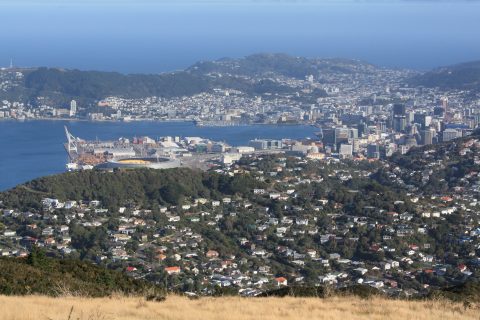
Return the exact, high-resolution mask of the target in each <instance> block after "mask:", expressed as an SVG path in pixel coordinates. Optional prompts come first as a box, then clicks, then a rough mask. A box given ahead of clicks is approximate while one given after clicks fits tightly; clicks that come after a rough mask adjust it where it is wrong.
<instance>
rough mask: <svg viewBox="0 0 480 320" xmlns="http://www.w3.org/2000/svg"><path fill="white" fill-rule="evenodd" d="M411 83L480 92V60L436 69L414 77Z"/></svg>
mask: <svg viewBox="0 0 480 320" xmlns="http://www.w3.org/2000/svg"><path fill="white" fill-rule="evenodd" d="M410 84H412V85H417V86H418V85H421V86H425V87H431V88H432V87H439V88H442V89H466V90H472V91H475V92H480V60H478V61H472V62H466V63H461V64H456V65H452V66H446V67H441V68H437V69H434V70H432V71H429V72H427V73H424V74H422V75H419V76H416V77H414V78H412V79H411V80H410Z"/></svg>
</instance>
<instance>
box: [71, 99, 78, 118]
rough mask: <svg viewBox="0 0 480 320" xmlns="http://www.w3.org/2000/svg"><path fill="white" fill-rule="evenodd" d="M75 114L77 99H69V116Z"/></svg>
mask: <svg viewBox="0 0 480 320" xmlns="http://www.w3.org/2000/svg"><path fill="white" fill-rule="evenodd" d="M76 114H77V101H75V100H72V101H70V117H74V116H75V115H76Z"/></svg>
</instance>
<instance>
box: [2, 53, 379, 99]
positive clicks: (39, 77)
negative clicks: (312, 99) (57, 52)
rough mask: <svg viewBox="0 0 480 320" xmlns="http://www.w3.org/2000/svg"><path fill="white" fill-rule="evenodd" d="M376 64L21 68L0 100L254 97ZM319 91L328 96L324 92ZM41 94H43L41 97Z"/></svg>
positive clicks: (272, 61) (270, 57)
mask: <svg viewBox="0 0 480 320" xmlns="http://www.w3.org/2000/svg"><path fill="white" fill-rule="evenodd" d="M376 68H377V67H375V66H373V65H370V64H367V63H363V62H359V61H356V60H344V59H313V58H312V59H310V58H300V57H293V56H289V55H286V54H255V55H251V56H247V57H245V58H241V59H231V58H223V59H220V60H216V61H204V62H198V63H196V64H194V65H193V66H191V67H189V68H187V69H186V70H184V71H177V72H171V73H161V74H122V73H118V72H103V71H81V70H76V69H74V70H69V69H62V68H45V67H40V68H29V69H16V70H15V71H18V72H21V73H22V74H23V77H22V78H14V77H13V76H11V79H8V80H11V81H12V83H13V84H15V86H12V87H11V88H10V89H9V90H0V100H2V99H6V100H10V101H20V102H25V103H30V104H32V105H37V104H45V103H46V104H48V103H50V104H53V105H55V104H57V105H65V104H68V102H69V101H70V100H71V99H76V100H77V101H79V102H81V103H82V104H83V105H93V104H94V103H95V102H96V101H99V100H101V99H104V98H105V97H108V96H118V97H123V98H133V99H135V98H145V97H151V96H157V97H165V98H171V97H181V96H191V95H194V94H198V93H201V92H205V91H209V90H212V89H213V88H223V89H234V90H240V91H242V92H245V93H246V94H248V95H259V94H263V93H265V92H281V93H286V94H293V93H295V90H294V88H291V87H288V86H283V85H280V84H278V83H276V82H274V81H272V80H270V77H276V76H278V77H282V76H283V77H290V78H296V79H304V78H305V77H306V76H309V75H314V76H315V77H317V76H318V75H319V74H339V73H341V74H352V73H373V72H375V70H376ZM8 72H10V71H9V70H2V71H0V76H1V75H2V73H3V74H6V73H8ZM213 74H217V75H213ZM218 74H221V75H222V76H218ZM249 78H254V79H249ZM318 94H319V95H320V96H322V95H325V93H321V92H319V93H318ZM38 98H41V99H40V101H39V99H38Z"/></svg>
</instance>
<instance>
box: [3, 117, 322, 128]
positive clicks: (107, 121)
mask: <svg viewBox="0 0 480 320" xmlns="http://www.w3.org/2000/svg"><path fill="white" fill-rule="evenodd" d="M34 121H64V122H90V123H97V122H98V123H117V122H118V123H132V122H159V123H161V122H164V123H182V122H184V123H192V124H194V125H195V120H189V119H168V120H161V119H148V118H143V119H130V120H128V121H124V120H114V119H102V120H90V119H81V118H75V119H72V118H26V119H15V118H0V123H1V122H34ZM195 126H196V127H199V128H215V127H253V126H274V127H294V126H310V127H315V126H316V125H315V124H314V123H246V124H235V125H225V126H223V125H201V126H199V125H195Z"/></svg>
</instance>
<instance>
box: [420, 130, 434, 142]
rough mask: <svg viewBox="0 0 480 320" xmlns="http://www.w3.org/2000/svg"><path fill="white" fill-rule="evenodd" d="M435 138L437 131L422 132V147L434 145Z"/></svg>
mask: <svg viewBox="0 0 480 320" xmlns="http://www.w3.org/2000/svg"><path fill="white" fill-rule="evenodd" d="M434 137H435V130H433V129H426V130H422V131H421V132H420V138H421V139H420V140H421V141H420V143H421V144H422V145H428V144H433V138H434Z"/></svg>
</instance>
